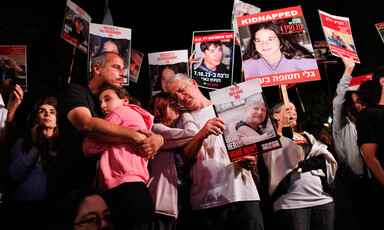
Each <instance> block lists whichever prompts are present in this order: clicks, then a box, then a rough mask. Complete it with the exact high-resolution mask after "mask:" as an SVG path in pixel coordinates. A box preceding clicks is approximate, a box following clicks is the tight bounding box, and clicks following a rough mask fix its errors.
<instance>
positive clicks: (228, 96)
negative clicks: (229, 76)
mask: <svg viewBox="0 0 384 230" xmlns="http://www.w3.org/2000/svg"><path fill="white" fill-rule="evenodd" d="M209 96H210V99H211V101H212V105H213V107H214V109H215V112H216V116H217V117H219V118H222V119H223V120H224V121H225V128H226V129H225V130H224V134H223V138H224V142H225V143H226V146H227V151H228V154H229V157H230V159H231V161H235V160H238V159H241V158H243V157H245V156H249V155H256V154H260V153H263V152H266V151H269V150H272V149H276V148H280V147H281V144H280V141H279V138H278V135H277V133H276V130H275V127H274V126H273V123H272V120H271V115H270V113H269V109H268V106H267V103H266V101H265V98H264V95H263V92H262V90H261V87H260V83H259V80H258V79H254V80H250V81H246V82H243V83H240V84H237V85H233V86H229V87H226V88H222V89H219V90H216V91H212V92H210V93H209Z"/></svg>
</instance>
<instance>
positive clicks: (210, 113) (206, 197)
mask: <svg viewBox="0 0 384 230" xmlns="http://www.w3.org/2000/svg"><path fill="white" fill-rule="evenodd" d="M191 114H192V116H193V118H194V119H195V120H196V121H198V123H199V126H200V127H199V130H200V129H201V128H202V127H204V125H205V123H206V122H207V121H208V120H209V119H211V118H214V117H216V116H215V112H214V110H213V107H212V106H208V107H205V108H203V109H200V110H197V111H193V112H192V113H191ZM201 152H202V153H201V154H200V155H199V158H198V159H197V160H196V162H194V163H193V164H192V166H191V180H192V185H191V194H190V198H191V209H192V210H193V211H194V210H200V209H205V208H212V207H216V206H221V205H225V204H229V203H232V202H238V201H259V200H260V197H259V193H258V191H257V189H256V185H255V183H254V181H253V179H252V175H251V171H249V170H246V169H243V168H242V167H240V166H239V165H238V164H237V163H235V162H230V160H229V157H228V153H227V150H226V147H225V143H224V140H223V137H222V136H221V135H219V136H215V135H210V136H209V137H208V138H207V139H206V140H205V141H204V143H203V146H202V148H201Z"/></svg>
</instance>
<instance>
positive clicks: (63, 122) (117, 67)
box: [56, 52, 162, 196]
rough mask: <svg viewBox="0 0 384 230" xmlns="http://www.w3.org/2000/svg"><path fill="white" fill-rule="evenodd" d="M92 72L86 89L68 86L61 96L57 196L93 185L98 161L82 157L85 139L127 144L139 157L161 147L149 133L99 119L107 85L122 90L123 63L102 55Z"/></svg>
mask: <svg viewBox="0 0 384 230" xmlns="http://www.w3.org/2000/svg"><path fill="white" fill-rule="evenodd" d="M92 70H93V71H92V77H91V80H90V82H89V84H88V85H86V86H82V85H80V84H77V83H71V84H69V85H68V86H67V87H66V89H65V90H64V91H63V93H62V94H61V96H62V97H61V98H60V99H61V100H60V104H59V127H60V148H59V153H58V170H57V174H58V175H57V176H58V180H57V182H58V183H57V187H56V189H57V192H58V194H57V195H58V196H62V195H66V194H67V193H69V192H70V191H73V190H74V189H77V188H80V187H83V186H91V185H92V182H93V179H94V177H95V172H96V162H97V160H98V158H85V157H84V154H83V152H82V143H83V140H84V138H85V137H90V138H93V139H95V140H98V141H105V142H127V143H130V144H132V145H134V146H135V149H136V151H137V152H138V153H140V154H141V155H142V156H150V155H153V154H154V153H155V152H156V151H157V150H158V149H159V148H160V146H161V145H162V137H161V136H160V135H157V134H154V133H153V132H151V131H141V132H139V131H136V130H132V129H129V128H125V127H121V126H118V125H115V124H112V123H110V122H108V121H105V120H104V119H102V118H101V117H102V116H101V115H102V114H101V111H100V105H99V100H98V95H99V93H100V90H101V89H102V88H103V87H105V86H107V85H115V86H119V87H122V83H123V77H124V63H123V59H122V58H121V57H120V56H119V55H117V54H115V53H112V52H104V53H101V54H99V55H97V56H95V57H93V59H92Z"/></svg>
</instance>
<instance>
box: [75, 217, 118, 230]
mask: <svg viewBox="0 0 384 230" xmlns="http://www.w3.org/2000/svg"><path fill="white" fill-rule="evenodd" d="M103 220H105V221H106V222H108V223H111V214H107V215H105V216H104V217H103V218H99V217H98V216H96V217H91V218H88V219H86V220H83V221H80V222H77V223H74V224H73V225H79V226H81V227H84V228H86V229H97V228H98V227H100V226H101V222H102V221H103Z"/></svg>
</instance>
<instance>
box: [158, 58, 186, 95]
mask: <svg viewBox="0 0 384 230" xmlns="http://www.w3.org/2000/svg"><path fill="white" fill-rule="evenodd" d="M158 67H159V72H160V76H159V77H158V79H157V82H156V85H155V87H154V91H156V92H157V91H160V92H167V82H168V80H169V78H171V77H172V76H173V75H175V74H177V73H184V74H185V73H186V71H185V63H183V62H180V63H176V64H171V65H160V66H158Z"/></svg>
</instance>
